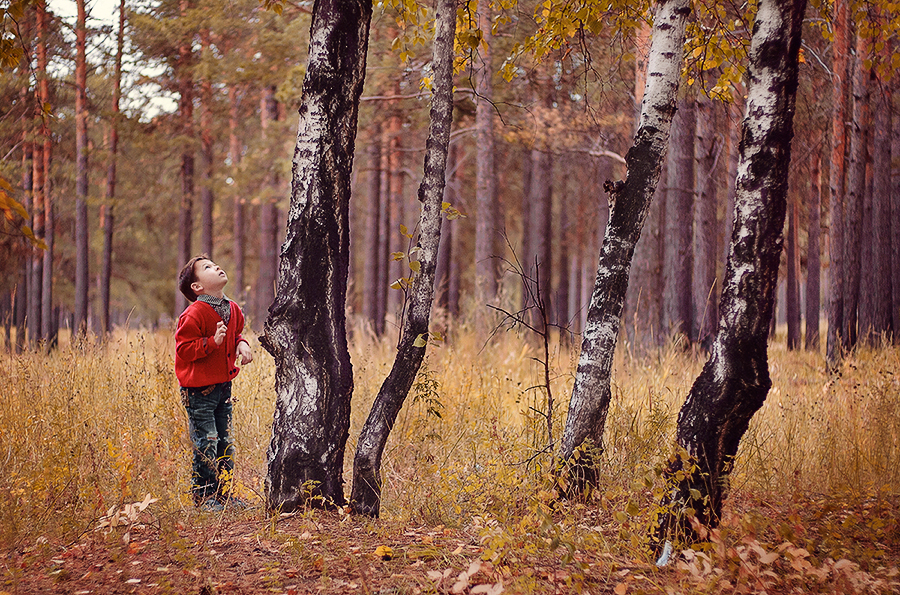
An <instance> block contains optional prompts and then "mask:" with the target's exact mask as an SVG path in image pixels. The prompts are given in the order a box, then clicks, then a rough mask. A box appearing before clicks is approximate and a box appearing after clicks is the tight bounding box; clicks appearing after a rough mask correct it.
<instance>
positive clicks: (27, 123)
mask: <svg viewBox="0 0 900 595" xmlns="http://www.w3.org/2000/svg"><path fill="white" fill-rule="evenodd" d="M26 80H27V79H26ZM26 85H27V83H26ZM29 96H30V93H29V92H28V88H27V86H26V87H23V89H22V92H21V98H22V103H23V105H28V100H29ZM31 115H32V114H31V113H30V108H26V109H25V111H24V114H23V116H22V124H23V126H22V128H23V129H22V193H23V195H24V197H25V199H24V200H23V201H22V204H23V205H24V206H25V211H26V212H28V213H32V212H33V210H34V206H33V205H34V201H33V200H32V198H33V196H32V195H33V192H34V187H33V181H34V165H33V164H32V159H33V152H32V138H31ZM32 229H33V228H32ZM31 259H32V250H30V249H29V250H27V251H26V255H25V261H24V263H23V264H22V268H21V270H20V271H19V282H18V283H17V284H16V303H15V306H14V310H15V325H16V353H22V352H23V351H24V350H25V348H26V347H27V345H28V343H27V342H26V340H27V338H28V325H29V324H30V321H29V319H28V304H29V297H28V296H29V293H30V292H29V285H30V281H31Z"/></svg>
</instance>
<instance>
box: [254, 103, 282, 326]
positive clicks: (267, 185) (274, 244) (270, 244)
mask: <svg viewBox="0 0 900 595" xmlns="http://www.w3.org/2000/svg"><path fill="white" fill-rule="evenodd" d="M259 113H260V120H261V122H260V123H261V128H262V138H263V142H264V143H268V142H270V139H267V135H271V132H269V127H270V125H271V122H276V121H278V103H277V102H276V101H275V86H274V85H268V86H266V88H265V89H264V90H263V95H262V97H261V99H260V104H259ZM263 184H264V187H263V189H262V201H261V203H260V205H259V272H258V276H257V281H256V320H265V318H266V313H267V311H268V309H269V305H270V304H271V303H272V302H273V301H274V300H275V271H276V270H277V269H278V205H277V202H276V201H277V194H278V187H279V184H278V175H277V174H275V173H271V174H269V175H267V176H266V179H265V181H264V182H263Z"/></svg>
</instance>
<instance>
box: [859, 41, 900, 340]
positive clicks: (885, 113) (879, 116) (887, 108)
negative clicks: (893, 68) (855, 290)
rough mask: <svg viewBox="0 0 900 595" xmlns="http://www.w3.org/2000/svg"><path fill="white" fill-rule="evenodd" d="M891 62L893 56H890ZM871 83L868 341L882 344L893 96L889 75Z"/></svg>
mask: <svg viewBox="0 0 900 595" xmlns="http://www.w3.org/2000/svg"><path fill="white" fill-rule="evenodd" d="M887 60H890V56H887ZM887 76H888V78H887V79H885V78H883V77H881V76H878V77H877V78H876V79H873V80H871V81H870V89H871V97H872V113H873V122H872V131H873V135H872V136H873V138H872V150H873V154H872V173H873V180H872V235H871V237H870V238H869V240H868V241H869V242H870V243H871V246H872V258H871V259H870V261H869V262H870V264H871V266H872V269H873V270H872V286H871V287H867V288H866V291H867V292H870V293H871V296H872V332H871V333H870V335H869V337H868V340H869V342H870V344H872V345H875V346H877V345H880V344H881V341H882V339H887V338H889V335H890V331H891V244H890V241H891V158H892V157H895V156H893V155H891V136H890V135H891V94H890V86H891V81H890V73H888V75H887Z"/></svg>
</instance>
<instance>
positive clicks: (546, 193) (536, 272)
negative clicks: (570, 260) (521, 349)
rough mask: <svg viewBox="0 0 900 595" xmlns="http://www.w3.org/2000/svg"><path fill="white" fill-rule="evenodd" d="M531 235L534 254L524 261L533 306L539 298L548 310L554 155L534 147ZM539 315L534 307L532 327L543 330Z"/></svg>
mask: <svg viewBox="0 0 900 595" xmlns="http://www.w3.org/2000/svg"><path fill="white" fill-rule="evenodd" d="M530 186H531V200H530V201H529V202H530V203H531V204H530V208H531V214H530V223H531V230H530V231H531V234H530V236H531V237H530V238H529V241H528V243H529V245H530V246H531V251H532V253H531V254H530V256H529V258H528V259H527V260H526V261H525V262H524V263H522V264H523V265H524V267H525V271H526V272H527V274H528V276H529V277H530V279H531V280H532V282H533V283H534V287H533V288H532V292H534V295H533V296H532V297H533V300H532V301H531V303H530V306H532V307H534V306H536V305H537V303H536V301H537V300H540V301H541V302H542V303H543V307H544V308H545V309H546V311H547V312H549V311H550V308H551V299H550V297H551V296H550V280H551V278H552V277H551V275H552V271H553V260H552V258H553V253H552V249H551V246H550V239H551V238H550V234H551V231H552V227H551V223H552V213H553V156H552V155H551V154H550V152H549V151H548V150H545V149H542V148H534V149H532V150H531V185H530ZM540 318H541V317H540V315H538V314H537V312H536V311H534V310H532V318H531V320H532V326H534V327H535V328H537V329H538V330H540V331H543V330H544V328H543V326H542V325H543V321H542V320H541V319H540Z"/></svg>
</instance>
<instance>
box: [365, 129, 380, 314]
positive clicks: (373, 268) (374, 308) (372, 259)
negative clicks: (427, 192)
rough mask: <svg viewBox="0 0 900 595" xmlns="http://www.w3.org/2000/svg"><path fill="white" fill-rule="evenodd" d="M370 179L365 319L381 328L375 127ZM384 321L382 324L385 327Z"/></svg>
mask: <svg viewBox="0 0 900 595" xmlns="http://www.w3.org/2000/svg"><path fill="white" fill-rule="evenodd" d="M367 153H368V157H369V159H368V162H369V177H368V182H369V183H368V185H367V188H368V193H367V198H368V200H367V201H366V207H365V209H366V211H365V212H366V237H365V264H364V267H363V318H364V319H365V320H366V322H368V323H370V324H371V325H372V329H373V330H376V331H377V329H378V328H379V325H378V323H377V320H376V317H377V315H378V284H379V282H380V279H379V277H378V266H379V263H378V260H379V258H380V256H381V255H380V254H379V252H378V242H379V239H380V237H381V228H380V225H379V224H380V222H381V126H377V125H376V126H375V127H374V129H373V133H372V141H371V142H370V143H369V148H368V151H367ZM383 324H384V322H383V321H382V326H383Z"/></svg>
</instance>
